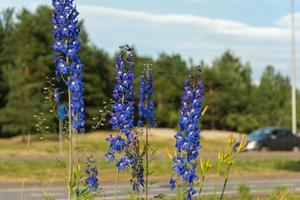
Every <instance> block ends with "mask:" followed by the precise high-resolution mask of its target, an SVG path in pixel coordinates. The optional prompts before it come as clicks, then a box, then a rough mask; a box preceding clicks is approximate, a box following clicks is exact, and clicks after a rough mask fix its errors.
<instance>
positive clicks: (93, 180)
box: [85, 156, 99, 191]
mask: <svg viewBox="0 0 300 200" xmlns="http://www.w3.org/2000/svg"><path fill="white" fill-rule="evenodd" d="M85 173H86V175H87V178H86V179H85V183H86V185H87V187H88V189H89V190H90V191H96V190H97V189H98V187H99V179H98V170H97V167H96V160H95V159H94V158H93V156H89V157H87V160H86V169H85Z"/></svg>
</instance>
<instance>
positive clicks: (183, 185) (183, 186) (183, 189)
mask: <svg viewBox="0 0 300 200" xmlns="http://www.w3.org/2000/svg"><path fill="white" fill-rule="evenodd" d="M181 189H182V191H181V198H180V199H181V200H184V194H185V184H184V180H182V186H181Z"/></svg>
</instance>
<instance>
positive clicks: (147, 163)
mask: <svg viewBox="0 0 300 200" xmlns="http://www.w3.org/2000/svg"><path fill="white" fill-rule="evenodd" d="M148 148H149V135H148V126H146V177H145V178H146V196H145V199H146V200H148V181H149V180H148V175H149V154H148Z"/></svg>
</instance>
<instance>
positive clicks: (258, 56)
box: [0, 0, 300, 86]
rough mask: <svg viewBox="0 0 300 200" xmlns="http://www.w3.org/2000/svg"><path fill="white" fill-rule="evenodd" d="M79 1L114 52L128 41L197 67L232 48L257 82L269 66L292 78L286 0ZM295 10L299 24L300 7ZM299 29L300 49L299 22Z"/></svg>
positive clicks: (92, 30)
mask: <svg viewBox="0 0 300 200" xmlns="http://www.w3.org/2000/svg"><path fill="white" fill-rule="evenodd" d="M75 2H76V4H77V7H78V10H79V12H80V13H81V15H80V19H83V20H84V21H85V25H86V28H87V30H88V32H89V34H90V39H91V41H92V43H94V44H95V45H96V46H98V47H100V48H103V49H105V50H107V51H109V52H110V53H114V52H115V51H116V50H117V48H118V46H119V45H120V44H124V43H129V44H133V45H135V46H136V48H137V51H138V53H139V54H141V55H150V56H153V57H156V56H157V55H158V54H159V53H160V52H163V51H165V52H168V53H180V54H181V55H182V56H183V57H184V58H185V59H188V58H193V60H194V62H195V63H197V62H199V61H200V60H204V61H206V62H208V63H209V62H211V61H212V60H213V59H214V58H215V57H216V56H219V55H220V54H222V53H223V52H224V51H225V50H228V49H230V50H231V51H232V52H233V53H235V55H237V56H239V57H241V59H242V61H243V62H250V63H251V65H252V71H253V80H254V81H255V82H258V81H259V78H260V75H261V73H262V71H263V70H264V68H265V66H266V65H268V64H272V65H273V66H274V67H275V68H276V69H278V70H280V71H281V72H282V73H283V74H285V75H289V71H290V70H289V69H290V32H289V11H290V5H289V3H290V1H288V0H285V1H284V0H77V1H76V0H75ZM50 3H51V1H50V0H49V1H47V0H1V1H0V9H3V8H5V7H8V6H10V7H11V6H14V7H16V8H17V9H20V8H21V7H23V6H25V7H27V8H28V9H30V10H34V9H35V8H36V7H37V6H38V5H40V4H48V5H50ZM296 7H297V8H296V10H297V15H296V17H297V20H298V21H300V3H298V4H297V5H296ZM297 30H298V32H297V39H298V46H299V44H300V38H299V37H298V36H300V34H299V33H300V23H298V24H297ZM298 52H300V49H299V51H298ZM298 55H299V53H298ZM298 58H300V56H298ZM298 74H300V72H299V73H298ZM299 78H300V76H298V79H299ZM299 80H300V79H299ZM298 86H300V81H298Z"/></svg>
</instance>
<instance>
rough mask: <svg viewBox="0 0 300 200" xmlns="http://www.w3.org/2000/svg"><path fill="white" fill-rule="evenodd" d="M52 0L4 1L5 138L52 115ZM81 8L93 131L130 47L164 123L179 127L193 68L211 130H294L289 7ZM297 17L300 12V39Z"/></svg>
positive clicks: (97, 4) (275, 0)
mask: <svg viewBox="0 0 300 200" xmlns="http://www.w3.org/2000/svg"><path fill="white" fill-rule="evenodd" d="M50 3H51V1H45V0H30V1H28V0H25V1H20V0H1V2H0V8H1V9H0V10H1V17H0V66H1V67H0V136H1V137H7V136H13V135H19V134H27V133H28V132H31V133H34V132H35V128H34V126H35V123H34V118H33V116H34V114H36V113H38V112H45V113H47V110H49V108H48V107H47V105H45V104H44V103H43V102H44V99H43V98H44V96H43V95H42V89H43V87H45V77H46V76H48V77H53V76H54V66H53V63H52V55H53V51H52V49H51V45H52V35H51V28H52V27H51V23H50V21H51V10H50V8H49V7H50V6H51V4H50ZM76 3H77V7H78V10H79V12H80V19H81V20H82V32H81V41H82V48H81V57H82V60H83V62H84V63H85V69H84V73H85V74H84V79H85V83H86V84H85V101H86V106H87V130H89V127H90V126H91V123H92V120H91V119H92V117H93V116H96V115H97V113H98V110H99V109H100V108H101V106H102V101H104V100H108V99H109V98H110V97H111V94H112V88H113V84H114V79H113V72H114V55H115V52H117V50H118V46H119V45H122V44H124V43H128V44H131V45H134V46H136V54H137V59H136V62H137V67H136V68H135V70H136V72H137V73H136V74H137V76H138V74H139V71H140V69H141V67H142V64H143V63H144V62H152V63H153V66H154V73H155V80H154V90H155V93H154V94H155V96H154V100H155V104H156V118H157V126H158V127H170V128H174V127H176V124H177V118H178V109H179V107H180V101H181V95H182V91H183V80H184V79H185V77H186V75H187V72H188V69H189V67H191V66H195V65H202V69H203V73H202V80H203V82H204V84H205V86H206V94H205V96H206V99H205V101H206V102H205V104H207V105H208V106H209V109H208V111H207V114H206V116H205V118H204V119H203V127H204V128H205V129H220V130H231V131H238V132H249V131H251V130H253V129H255V128H257V127H264V126H280V127H287V128H290V126H291V92H290V91H291V89H290V87H291V86H290V81H289V78H288V75H289V73H290V65H291V63H290V49H291V47H290V30H289V22H290V18H289V12H290V4H289V2H285V1H280V0H272V1H270V0H269V1H268V0H264V1H261V0H260V1H258V0H254V1H253V0H251V1H250V0H244V1H236V0H230V1H221V2H220V1H217V0H210V1H206V0H186V1H179V0H175V1H173V0H172V1H171V0H166V1H163V2H160V1H158V0H155V1H151V2H150V1H137V0H135V1H130V2H125V1H107V0H101V1H95V0H89V1H86V0H85V1H83V0H78V1H76ZM47 6H48V7H47ZM298 7H299V5H298ZM298 7H297V10H299V8H298ZM297 19H300V14H299V13H296V28H297V33H298V31H299V20H297ZM299 42H300V40H299V41H298V44H299ZM298 55H299V54H298ZM137 84H138V79H137V81H136V85H137ZM297 86H300V82H299V81H297ZM297 97H298V99H299V97H300V93H299V91H297ZM298 104H299V103H298ZM298 104H297V105H298ZM297 114H298V116H299V115H300V106H297ZM51 119H52V118H51V117H50V121H51ZM298 119H299V118H298ZM299 120H300V119H299ZM299 120H298V122H297V125H298V127H299V126H300V121H299ZM52 121H53V123H50V125H51V131H52V132H55V131H56V129H57V126H56V124H57V121H55V120H54V118H53V119H52Z"/></svg>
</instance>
